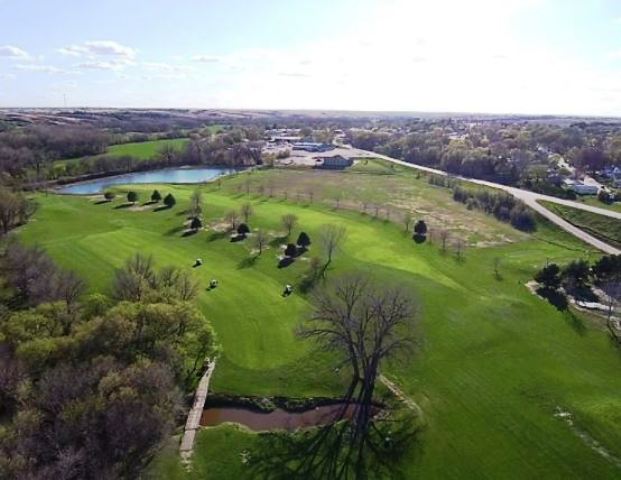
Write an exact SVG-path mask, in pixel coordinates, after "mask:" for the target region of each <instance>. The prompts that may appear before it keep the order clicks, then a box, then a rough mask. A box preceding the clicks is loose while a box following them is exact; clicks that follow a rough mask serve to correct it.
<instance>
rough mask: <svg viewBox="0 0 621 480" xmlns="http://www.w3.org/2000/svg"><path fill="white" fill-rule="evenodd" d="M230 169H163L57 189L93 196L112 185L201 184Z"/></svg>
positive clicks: (100, 179)
mask: <svg viewBox="0 0 621 480" xmlns="http://www.w3.org/2000/svg"><path fill="white" fill-rule="evenodd" d="M236 171H237V170H235V169H232V168H214V167H209V168H207V167H205V168H202V167H201V168H187V167H186V168H183V167H178V168H164V169H161V170H148V171H145V172H134V173H128V174H126V175H116V176H114V177H105V178H98V179H96V180H88V181H86V182H79V183H71V184H68V185H65V186H62V187H59V188H58V189H57V192H59V193H69V194H73V195H94V194H97V193H103V192H104V191H105V190H106V188H108V187H110V186H112V185H130V184H140V183H203V182H207V181H209V180H213V179H214V178H216V177H220V176H222V175H229V174H231V173H235V172H236Z"/></svg>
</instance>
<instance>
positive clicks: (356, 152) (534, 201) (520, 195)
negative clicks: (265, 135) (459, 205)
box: [347, 148, 621, 255]
mask: <svg viewBox="0 0 621 480" xmlns="http://www.w3.org/2000/svg"><path fill="white" fill-rule="evenodd" d="M347 155H348V156H351V157H373V158H382V159H384V160H388V161H389V162H392V163H396V164H397V165H402V166H404V167H408V168H415V169H418V170H422V171H425V172H429V173H435V174H436V175H443V176H448V174H447V173H446V172H444V171H442V170H438V169H435V168H430V167H423V166H422V165H416V164H413V163H408V162H404V161H403V160H397V159H396V158H392V157H388V156H386V155H380V154H377V153H374V152H369V151H367V150H360V149H356V148H352V149H349V150H348V153H347ZM455 178H457V179H459V180H463V181H466V182H470V183H475V184H477V185H484V186H486V187H491V188H497V189H499V190H504V191H505V192H507V193H510V194H511V195H513V196H514V197H516V198H517V199H519V200H521V201H522V202H524V203H525V204H526V205H528V206H529V207H530V208H532V209H533V210H535V211H536V212H538V213H539V214H541V215H542V216H543V217H545V218H547V219H548V220H550V221H551V222H552V223H555V224H556V225H558V226H559V227H561V228H562V229H563V230H565V231H567V232H569V233H571V234H572V235H574V236H575V237H577V238H579V239H580V240H582V241H584V242H586V243H588V244H589V245H592V246H593V247H595V248H597V249H599V250H601V251H602V252H605V253H608V254H615V255H619V254H621V250H619V249H618V248H615V247H613V246H612V245H608V244H607V243H605V242H602V241H601V240H599V239H597V238H595V237H594V236H592V235H589V234H588V233H586V232H585V231H583V230H580V229H579V228H577V227H574V226H573V225H572V224H571V223H569V222H567V221H565V220H563V219H562V218H561V217H559V216H558V215H557V214H555V213H553V212H551V211H550V210H548V209H547V208H545V207H544V206H543V205H541V204H540V203H539V201H541V200H545V201H548V202H553V203H558V204H560V205H566V206H568V207H573V208H577V209H580V210H586V211H588V212H593V213H597V214H599V215H604V216H607V217H611V218H616V219H618V220H619V221H621V212H615V211H613V210H606V209H604V208H598V207H593V206H591V205H584V204H582V203H580V202H573V201H571V200H564V199H562V198H557V197H552V196H550V195H542V194H540V193H535V192H531V191H528V190H522V189H521V188H515V187H510V186H507V185H502V184H500V183H494V182H488V181H485V180H479V179H477V178H469V177H461V176H456V177H455Z"/></svg>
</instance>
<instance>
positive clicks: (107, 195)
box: [104, 191, 116, 202]
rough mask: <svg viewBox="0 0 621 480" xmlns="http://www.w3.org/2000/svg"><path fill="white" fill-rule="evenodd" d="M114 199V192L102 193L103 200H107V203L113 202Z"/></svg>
mask: <svg viewBox="0 0 621 480" xmlns="http://www.w3.org/2000/svg"><path fill="white" fill-rule="evenodd" d="M114 197H116V194H115V193H114V192H110V191H108V192H106V193H104V198H105V199H106V200H108V201H109V202H111V201H112V200H114Z"/></svg>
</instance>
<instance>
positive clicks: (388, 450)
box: [247, 415, 421, 480]
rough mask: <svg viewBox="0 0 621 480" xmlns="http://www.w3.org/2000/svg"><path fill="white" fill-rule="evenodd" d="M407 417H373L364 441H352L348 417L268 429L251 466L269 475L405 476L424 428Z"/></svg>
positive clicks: (309, 479)
mask: <svg viewBox="0 0 621 480" xmlns="http://www.w3.org/2000/svg"><path fill="white" fill-rule="evenodd" d="M401 417H403V416H400V418H399V419H396V418H395V419H390V418H389V419H384V420H381V421H377V422H373V424H372V428H371V430H370V432H369V434H368V435H367V436H366V437H365V438H364V440H363V442H362V446H360V445H356V446H354V445H351V444H350V442H349V439H350V438H351V424H350V422H349V421H347V420H342V421H339V422H337V423H333V424H330V425H325V426H321V427H315V428H311V429H307V430H302V431H297V432H295V433H293V434H289V433H284V432H282V433H267V434H262V435H261V437H260V438H261V441H260V442H258V445H257V446H256V447H255V449H254V450H253V451H251V452H249V458H248V462H247V464H248V468H249V470H250V472H251V474H252V475H251V476H252V478H262V479H266V480H268V479H269V480H285V479H286V480H288V479H306V480H320V479H321V480H323V479H334V480H346V479H356V480H358V479H361V480H366V479H369V480H370V479H374V480H375V479H378V480H380V479H386V480H388V479H391V480H392V479H397V480H400V479H403V480H405V479H406V478H407V476H406V473H405V472H403V470H402V468H401V467H402V464H403V460H404V459H405V458H406V457H407V458H412V456H417V447H418V444H419V434H420V432H421V428H420V427H419V426H417V425H416V423H415V421H414V419H413V417H412V416H411V415H410V416H409V417H405V418H401ZM360 449H361V450H360Z"/></svg>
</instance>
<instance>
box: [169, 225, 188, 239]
mask: <svg viewBox="0 0 621 480" xmlns="http://www.w3.org/2000/svg"><path fill="white" fill-rule="evenodd" d="M183 230H185V227H184V226H183V225H178V226H176V227H173V228H171V229H170V230H167V231H166V233H164V235H166V236H168V237H170V236H171V235H177V234H178V233H179V232H181V231H183Z"/></svg>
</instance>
